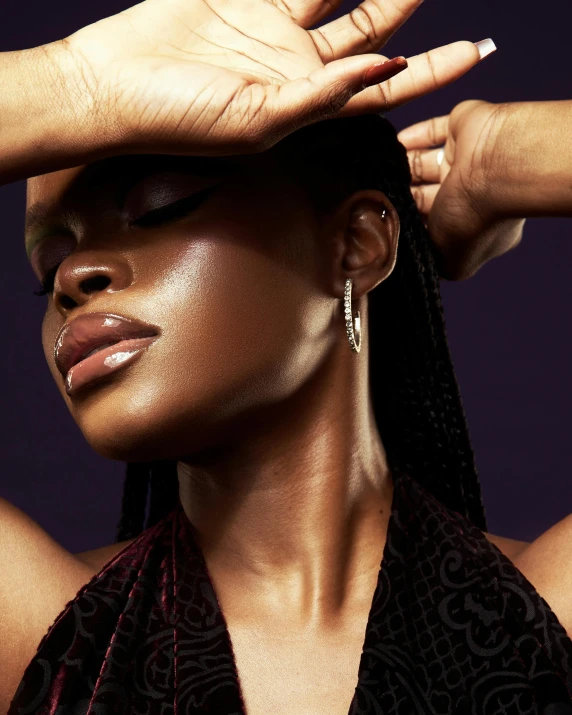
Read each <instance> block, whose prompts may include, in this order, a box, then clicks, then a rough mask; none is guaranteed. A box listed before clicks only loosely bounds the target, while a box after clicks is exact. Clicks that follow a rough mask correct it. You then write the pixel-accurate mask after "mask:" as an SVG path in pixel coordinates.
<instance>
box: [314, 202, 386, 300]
mask: <svg viewBox="0 0 572 715" xmlns="http://www.w3.org/2000/svg"><path fill="white" fill-rule="evenodd" d="M328 224H329V226H328V229H327V230H328V241H329V243H330V252H329V255H330V257H331V261H332V265H331V272H330V285H331V288H332V290H333V293H334V295H336V296H337V297H339V298H343V295H344V288H345V282H346V280H347V279H348V278H351V279H352V280H353V286H352V298H354V299H356V298H360V297H361V296H364V295H366V294H367V293H369V291H371V290H373V289H374V288H375V287H376V286H377V285H379V284H380V283H381V282H382V281H383V280H385V279H386V278H387V277H388V276H389V275H390V274H391V272H392V270H393V268H394V267H395V262H396V260H397V245H398V241H399V229H400V222H399V216H398V214H397V211H396V210H395V207H394V206H393V204H392V203H391V201H390V200H389V199H388V198H387V196H386V195H385V194H384V193H383V192H381V191H377V190H375V189H367V190H362V191H356V192H355V193H353V194H352V195H351V196H349V197H347V198H346V199H345V201H344V202H343V203H342V204H340V205H339V206H338V208H337V209H336V211H335V212H334V214H333V215H332V216H331V218H330V220H329V222H328Z"/></svg>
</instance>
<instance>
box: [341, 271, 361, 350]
mask: <svg viewBox="0 0 572 715" xmlns="http://www.w3.org/2000/svg"><path fill="white" fill-rule="evenodd" d="M352 283H353V281H352V279H351V278H348V279H347V280H346V288H345V291H344V316H345V319H346V333H347V334H348V340H349V341H350V347H351V349H352V350H353V351H354V352H355V353H359V351H360V350H361V320H360V312H359V310H356V312H355V313H354V315H353V319H352Z"/></svg>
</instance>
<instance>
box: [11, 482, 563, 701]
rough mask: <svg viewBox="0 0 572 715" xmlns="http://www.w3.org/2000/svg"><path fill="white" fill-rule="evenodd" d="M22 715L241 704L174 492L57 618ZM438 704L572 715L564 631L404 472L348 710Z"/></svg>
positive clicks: (485, 545) (32, 674) (507, 566)
mask: <svg viewBox="0 0 572 715" xmlns="http://www.w3.org/2000/svg"><path fill="white" fill-rule="evenodd" d="M284 699H285V700H287V699H288V693H287V692H285V693H284ZM27 713H37V714H38V715H110V714H111V713H114V714H115V713H121V714H122V715H171V714H172V715H198V714H199V713H200V714H201V715H245V706H244V701H243V698H242V694H241V690H240V683H239V679H238V674H237V670H236V665H235V661H234V657H233V652H232V646H231V641H230V637H229V633H228V630H227V626H226V622H225V620H224V617H223V614H222V612H221V609H220V606H219V603H218V601H217V597H216V594H215V592H214V588H213V585H212V582H211V579H210V577H209V574H208V571H207V568H206V564H205V561H204V558H203V556H202V553H201V551H200V549H199V547H198V545H197V542H196V539H195V532H194V527H193V526H192V524H191V523H190V522H189V521H188V519H187V517H186V515H185V513H184V511H183V509H182V507H181V505H180V503H178V504H177V507H176V508H175V509H174V510H173V511H172V512H171V513H170V514H169V515H168V516H167V517H166V518H165V519H163V520H162V521H161V522H159V523H158V524H157V525H155V526H154V527H152V528H150V529H147V530H146V531H145V532H143V533H142V534H141V535H140V536H139V537H138V538H137V539H136V540H135V541H134V542H133V543H132V544H130V545H128V546H127V547H126V548H125V549H123V550H122V551H121V552H119V553H118V554H117V555H116V556H115V557H114V558H113V559H112V560H111V561H109V562H108V563H107V564H106V565H105V566H104V567H103V569H102V570H101V571H100V572H99V573H98V574H97V575H95V576H94V577H93V578H92V579H91V581H89V583H87V584H86V585H85V586H83V588H81V589H80V591H79V592H78V593H77V595H76V597H75V598H74V599H73V600H72V601H70V602H69V603H68V604H67V605H66V607H65V609H64V610H63V611H62V613H61V614H60V615H59V616H58V617H57V619H56V620H55V622H54V623H53V625H52V626H51V627H50V629H49V630H48V632H47V633H46V634H45V636H44V637H43V639H42V641H41V642H40V644H39V646H38V650H37V653H36V655H35V656H34V658H33V659H32V661H31V662H30V664H29V665H28V667H27V669H26V671H25V673H24V676H23V679H22V681H21V683H20V685H19V687H18V689H17V691H16V693H15V695H14V698H13V700H12V704H11V706H10V709H9V711H8V715H25V714H27ZM445 713H446V714H451V715H453V714H454V715H470V714H472V715H533V714H534V715H572V641H571V639H570V638H569V637H568V635H567V634H566V631H565V630H564V628H563V627H562V625H561V624H560V623H559V621H558V619H557V617H556V615H555V614H554V612H553V611H552V610H551V609H550V607H549V606H548V604H547V603H546V601H544V599H543V598H541V597H540V595H539V594H538V593H537V591H536V590H535V589H534V587H533V586H532V584H531V583H530V582H529V581H528V580H527V579H526V578H525V577H524V576H523V575H522V574H521V572H520V571H519V570H518V569H517V568H516V567H515V566H514V565H513V564H512V562H511V561H510V560H509V559H507V558H506V557H505V556H503V555H502V553H501V552H500V551H499V550H498V549H497V548H496V547H495V546H494V545H493V544H491V543H490V542H489V541H488V540H487V539H486V538H485V537H484V536H483V535H482V533H481V532H480V531H479V530H478V529H477V528H476V527H474V526H472V525H471V524H470V523H469V522H468V521H467V520H466V519H465V518H464V517H462V516H460V515H459V514H458V513H456V512H454V511H451V510H450V509H448V508H446V507H444V506H443V505H442V504H440V503H439V502H438V501H437V500H436V499H435V498H434V497H433V496H432V495H431V494H429V493H428V492H427V491H426V490H424V489H423V488H422V487H421V486H420V485H418V484H417V482H415V480H414V479H412V478H411V477H409V476H407V475H401V476H399V477H395V489H394V496H393V504H392V512H391V517H390V520H389V527H388V534H387V541H386V545H385V548H384V553H383V559H382V563H381V566H380V572H379V577H378V584H377V587H376V590H375V593H374V596H373V601H372V606H371V611H370V614H369V620H368V624H367V628H366V633H365V642H364V647H363V652H362V656H361V660H360V662H359V664H358V663H356V689H355V693H354V696H353V700H352V703H351V707H350V711H349V715H366V714H367V715H394V714H395V715H417V714H422V715H440V714H445ZM269 715H271V714H270V713H269ZM300 715H304V714H303V713H300Z"/></svg>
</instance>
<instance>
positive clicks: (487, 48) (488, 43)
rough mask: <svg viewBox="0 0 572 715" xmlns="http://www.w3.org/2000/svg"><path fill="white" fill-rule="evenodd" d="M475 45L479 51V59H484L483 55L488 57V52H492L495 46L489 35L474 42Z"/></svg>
mask: <svg viewBox="0 0 572 715" xmlns="http://www.w3.org/2000/svg"><path fill="white" fill-rule="evenodd" d="M475 47H476V48H477V50H478V51H479V55H480V57H481V60H484V59H485V57H488V56H489V55H490V54H492V53H493V52H494V51H495V50H496V48H497V46H496V45H495V43H494V42H493V41H492V40H491V38H490V37H489V38H488V39H486V40H481V41H480V42H475Z"/></svg>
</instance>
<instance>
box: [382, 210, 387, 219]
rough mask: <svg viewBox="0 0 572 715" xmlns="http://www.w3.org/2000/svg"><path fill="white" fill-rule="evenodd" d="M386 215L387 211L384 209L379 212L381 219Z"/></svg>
mask: <svg viewBox="0 0 572 715" xmlns="http://www.w3.org/2000/svg"><path fill="white" fill-rule="evenodd" d="M386 214H387V211H386V210H385V209H383V211H382V212H381V218H385V215H386Z"/></svg>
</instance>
